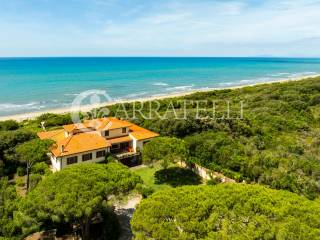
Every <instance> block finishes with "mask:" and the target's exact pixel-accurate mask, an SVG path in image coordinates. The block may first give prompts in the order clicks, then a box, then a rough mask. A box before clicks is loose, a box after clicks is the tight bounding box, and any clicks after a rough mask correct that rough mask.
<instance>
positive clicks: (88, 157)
mask: <svg viewBox="0 0 320 240" xmlns="http://www.w3.org/2000/svg"><path fill="white" fill-rule="evenodd" d="M158 135H159V134H157V133H154V132H151V131H149V130H147V129H144V128H142V127H139V126H137V125H135V124H133V123H130V122H127V121H123V120H119V119H117V118H114V117H108V118H99V119H94V120H86V121H84V122H83V123H76V124H69V125H64V126H63V128H62V129H59V130H53V131H44V132H39V133H38V136H39V138H40V139H51V140H54V141H55V142H56V144H55V145H54V147H53V148H52V149H51V154H50V158H51V162H52V167H53V170H55V171H59V170H61V169H63V168H65V167H67V166H69V165H72V164H79V163H94V162H101V161H104V160H105V157H106V155H107V154H114V156H115V157H117V158H118V159H119V160H121V159H126V158H130V157H133V156H137V155H139V153H140V150H142V148H143V145H144V144H145V143H147V142H148V141H150V140H151V139H152V138H155V137H157V136H158Z"/></svg>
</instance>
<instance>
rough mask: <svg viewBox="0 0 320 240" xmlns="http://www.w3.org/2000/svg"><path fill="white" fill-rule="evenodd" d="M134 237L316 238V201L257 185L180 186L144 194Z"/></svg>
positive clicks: (319, 218)
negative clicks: (150, 194) (147, 195)
mask: <svg viewBox="0 0 320 240" xmlns="http://www.w3.org/2000/svg"><path fill="white" fill-rule="evenodd" d="M131 225H132V230H133V233H134V235H135V237H136V238H135V239H137V240H138V239H141V240H142V239H146V240H147V239H158V240H161V239H163V240H167V239H188V240H191V239H239V240H240V239H245V240H249V239H292V240H294V239H301V240H304V239H305V240H309V239H314V240H316V239H320V203H319V202H315V201H311V200H307V199H306V198H304V197H300V196H298V195H296V194H293V193H289V192H287V191H280V190H272V189H267V188H266V187H263V186H259V185H246V184H229V185H228V184H226V185H223V184H220V185H216V186H202V187H199V186H198V187H194V186H192V187H189V186H188V187H181V188H176V189H172V190H165V192H158V193H155V194H153V195H152V196H150V197H149V198H147V199H145V200H143V201H142V202H141V203H140V205H139V206H138V208H137V210H136V212H135V213H134V216H133V219H132V221H131Z"/></svg>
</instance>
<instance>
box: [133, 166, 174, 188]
mask: <svg viewBox="0 0 320 240" xmlns="http://www.w3.org/2000/svg"><path fill="white" fill-rule="evenodd" d="M159 170H161V166H160V165H155V166H154V167H152V168H151V167H147V166H146V167H142V168H133V169H132V171H133V172H135V173H136V174H138V175H139V176H140V177H141V178H142V180H143V182H144V184H145V185H146V186H148V187H151V188H153V190H154V191H155V192H157V191H160V190H165V189H170V188H172V187H171V186H170V185H169V184H166V183H162V184H157V183H155V181H156V179H155V177H154V174H155V173H156V172H157V171H159Z"/></svg>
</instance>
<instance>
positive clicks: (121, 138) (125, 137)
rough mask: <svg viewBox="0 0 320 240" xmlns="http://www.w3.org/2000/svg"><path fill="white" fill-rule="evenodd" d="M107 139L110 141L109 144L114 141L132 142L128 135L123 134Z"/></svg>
mask: <svg viewBox="0 0 320 240" xmlns="http://www.w3.org/2000/svg"><path fill="white" fill-rule="evenodd" d="M107 141H108V142H110V143H111V144H115V143H123V142H132V139H131V138H130V137H129V136H124V137H117V138H112V139H108V140H107Z"/></svg>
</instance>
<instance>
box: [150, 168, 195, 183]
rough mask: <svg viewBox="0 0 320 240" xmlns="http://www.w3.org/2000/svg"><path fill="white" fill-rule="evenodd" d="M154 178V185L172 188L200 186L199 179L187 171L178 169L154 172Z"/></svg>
mask: <svg viewBox="0 0 320 240" xmlns="http://www.w3.org/2000/svg"><path fill="white" fill-rule="evenodd" d="M154 177H155V183H156V184H163V183H166V184H169V185H171V186H172V187H179V186H183V185H198V184H201V177H199V176H198V175H197V174H195V173H194V172H192V171H191V170H189V169H185V168H180V167H170V168H167V169H161V170H159V171H157V172H155V174H154Z"/></svg>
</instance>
